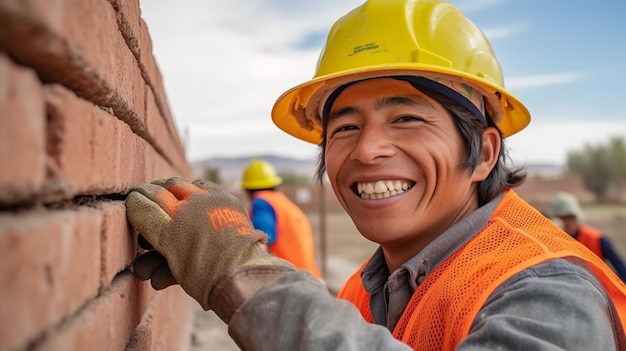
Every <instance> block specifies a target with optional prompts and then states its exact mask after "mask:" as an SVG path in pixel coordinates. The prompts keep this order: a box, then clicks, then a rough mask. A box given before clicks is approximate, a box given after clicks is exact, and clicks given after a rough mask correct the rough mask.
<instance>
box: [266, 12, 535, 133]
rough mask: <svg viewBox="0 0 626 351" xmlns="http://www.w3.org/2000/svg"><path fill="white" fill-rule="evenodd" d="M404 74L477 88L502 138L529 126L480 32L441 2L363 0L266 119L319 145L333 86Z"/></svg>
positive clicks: (339, 22) (526, 114) (336, 26)
mask: <svg viewBox="0 0 626 351" xmlns="http://www.w3.org/2000/svg"><path fill="white" fill-rule="evenodd" d="M396 75H411V76H422V77H426V78H429V79H432V80H435V81H438V80H445V81H452V82H453V83H454V84H455V85H459V84H460V85H463V84H464V85H467V86H469V87H471V88H473V89H476V90H477V91H479V92H480V93H481V94H482V95H483V96H484V98H485V105H486V106H485V107H486V109H487V111H488V112H489V114H490V116H491V117H492V118H493V119H494V121H495V122H496V123H497V125H498V126H499V128H500V129H501V131H502V133H503V134H504V136H505V137H506V136H510V135H513V134H514V133H516V132H518V131H520V130H521V129H523V128H524V127H525V126H526V125H528V123H529V122H530V113H529V112H528V110H527V109H526V107H525V106H524V105H523V104H522V103H521V102H520V101H519V100H518V99H517V98H516V97H515V96H513V94H511V93H510V92H508V91H506V90H505V89H504V79H503V75H502V69H501V67H500V64H499V63H498V60H497V59H496V56H495V54H494V52H493V49H492V48H491V44H490V43H489V41H488V40H487V38H486V37H485V35H484V34H483V32H482V31H481V30H480V29H479V28H478V27H477V26H476V25H475V24H474V23H472V22H471V21H470V20H469V19H468V18H467V17H465V15H463V13H462V12H461V11H460V10H459V9H458V8H456V7H455V6H453V5H451V4H449V3H447V2H445V1H443V0H368V1H367V2H365V3H364V4H363V5H361V6H359V7H357V8H355V9H354V10H352V11H350V12H349V13H348V14H346V15H345V16H343V17H341V18H340V19H339V20H337V22H335V24H334V25H333V27H332V28H331V30H330V32H329V34H328V38H327V39H326V44H325V45H324V49H323V50H322V52H321V54H320V56H319V59H318V62H317V69H316V72H315V75H314V77H313V79H311V80H309V81H307V82H305V83H302V84H300V85H298V86H296V87H294V88H292V89H290V90H288V91H287V92H285V93H284V94H282V95H281V96H280V97H279V98H278V100H277V101H276V103H275V104H274V107H273V108H272V120H273V121H274V123H275V124H276V125H277V126H278V127H279V128H280V129H282V130H284V131H285V132H287V133H289V134H291V135H293V136H295V137H296V138H299V139H302V140H304V141H308V142H311V143H316V144H318V143H319V142H321V140H322V123H321V117H320V116H321V109H322V108H323V105H324V103H325V101H326V98H327V97H328V95H330V93H332V92H333V91H334V90H335V89H336V88H338V87H339V86H342V85H344V84H346V83H349V82H353V81H356V80H361V79H366V78H374V77H384V76H396Z"/></svg>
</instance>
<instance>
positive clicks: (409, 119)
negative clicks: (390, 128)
mask: <svg viewBox="0 0 626 351" xmlns="http://www.w3.org/2000/svg"><path fill="white" fill-rule="evenodd" d="M420 121H423V119H422V118H420V117H416V116H400V117H398V118H397V119H396V120H395V122H400V123H402V122H420Z"/></svg>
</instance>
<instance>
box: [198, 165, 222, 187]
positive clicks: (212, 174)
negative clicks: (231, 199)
mask: <svg viewBox="0 0 626 351" xmlns="http://www.w3.org/2000/svg"><path fill="white" fill-rule="evenodd" d="M202 178H204V179H206V180H208V181H210V182H213V183H215V184H221V183H222V179H221V178H220V170H219V169H218V168H213V167H207V168H205V169H204V172H203V173H202Z"/></svg>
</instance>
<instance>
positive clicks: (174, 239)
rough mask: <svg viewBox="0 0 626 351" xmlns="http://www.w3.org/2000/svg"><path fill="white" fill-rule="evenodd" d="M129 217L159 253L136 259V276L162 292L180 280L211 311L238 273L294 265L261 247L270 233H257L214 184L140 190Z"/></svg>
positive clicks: (175, 181) (168, 182)
mask: <svg viewBox="0 0 626 351" xmlns="http://www.w3.org/2000/svg"><path fill="white" fill-rule="evenodd" d="M126 215H127V218H128V221H129V222H130V223H131V225H132V226H133V227H134V228H135V229H137V231H138V232H139V233H140V234H141V235H142V236H143V238H145V240H146V241H147V242H148V243H149V245H151V246H152V247H153V248H154V249H155V250H156V252H155V251H148V252H147V253H145V254H143V255H141V256H139V257H138V258H137V259H136V261H135V263H134V272H135V275H137V276H138V277H139V278H141V279H151V281H152V285H153V286H154V287H155V288H156V289H162V288H165V287H167V286H169V285H172V284H175V283H176V282H178V283H180V285H181V286H182V288H183V289H184V290H185V291H186V292H187V293H188V294H189V295H190V296H191V297H193V298H194V299H195V300H196V301H198V302H199V303H200V305H202V307H203V308H204V309H205V310H208V309H210V302H209V295H210V293H211V291H212V290H213V288H214V287H215V285H217V283H218V282H219V281H220V280H221V279H223V278H224V277H226V276H229V275H232V274H233V273H235V272H236V271H237V270H238V269H241V268H242V267H246V266H254V265H278V266H287V267H291V265H290V264H289V263H287V262H286V261H283V260H280V259H278V258H276V257H274V256H272V255H270V254H268V253H267V252H265V251H264V250H262V249H261V248H260V246H259V244H260V243H264V242H265V240H266V235H265V234H264V233H263V232H261V231H258V230H255V229H254V227H253V226H252V223H251V221H250V219H249V217H248V215H247V214H246V212H245V209H244V208H243V205H242V204H241V202H239V200H238V199H237V198H236V197H235V196H234V195H232V194H230V193H228V192H227V191H225V190H223V189H222V188H220V187H219V186H218V185H216V184H214V183H211V182H208V181H202V180H197V181H195V182H193V183H190V182H187V181H185V180H183V179H180V178H170V179H160V180H156V181H153V182H152V183H148V184H142V185H140V186H137V187H135V188H133V189H132V191H131V192H130V194H129V195H128V197H127V198H126Z"/></svg>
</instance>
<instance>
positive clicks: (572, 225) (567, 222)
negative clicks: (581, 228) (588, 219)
mask: <svg viewBox="0 0 626 351" xmlns="http://www.w3.org/2000/svg"><path fill="white" fill-rule="evenodd" d="M558 218H559V220H560V221H561V228H563V230H564V231H565V232H566V233H567V234H569V235H571V236H574V235H576V232H577V231H578V220H577V219H576V216H574V215H569V216H560V217H558Z"/></svg>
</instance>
